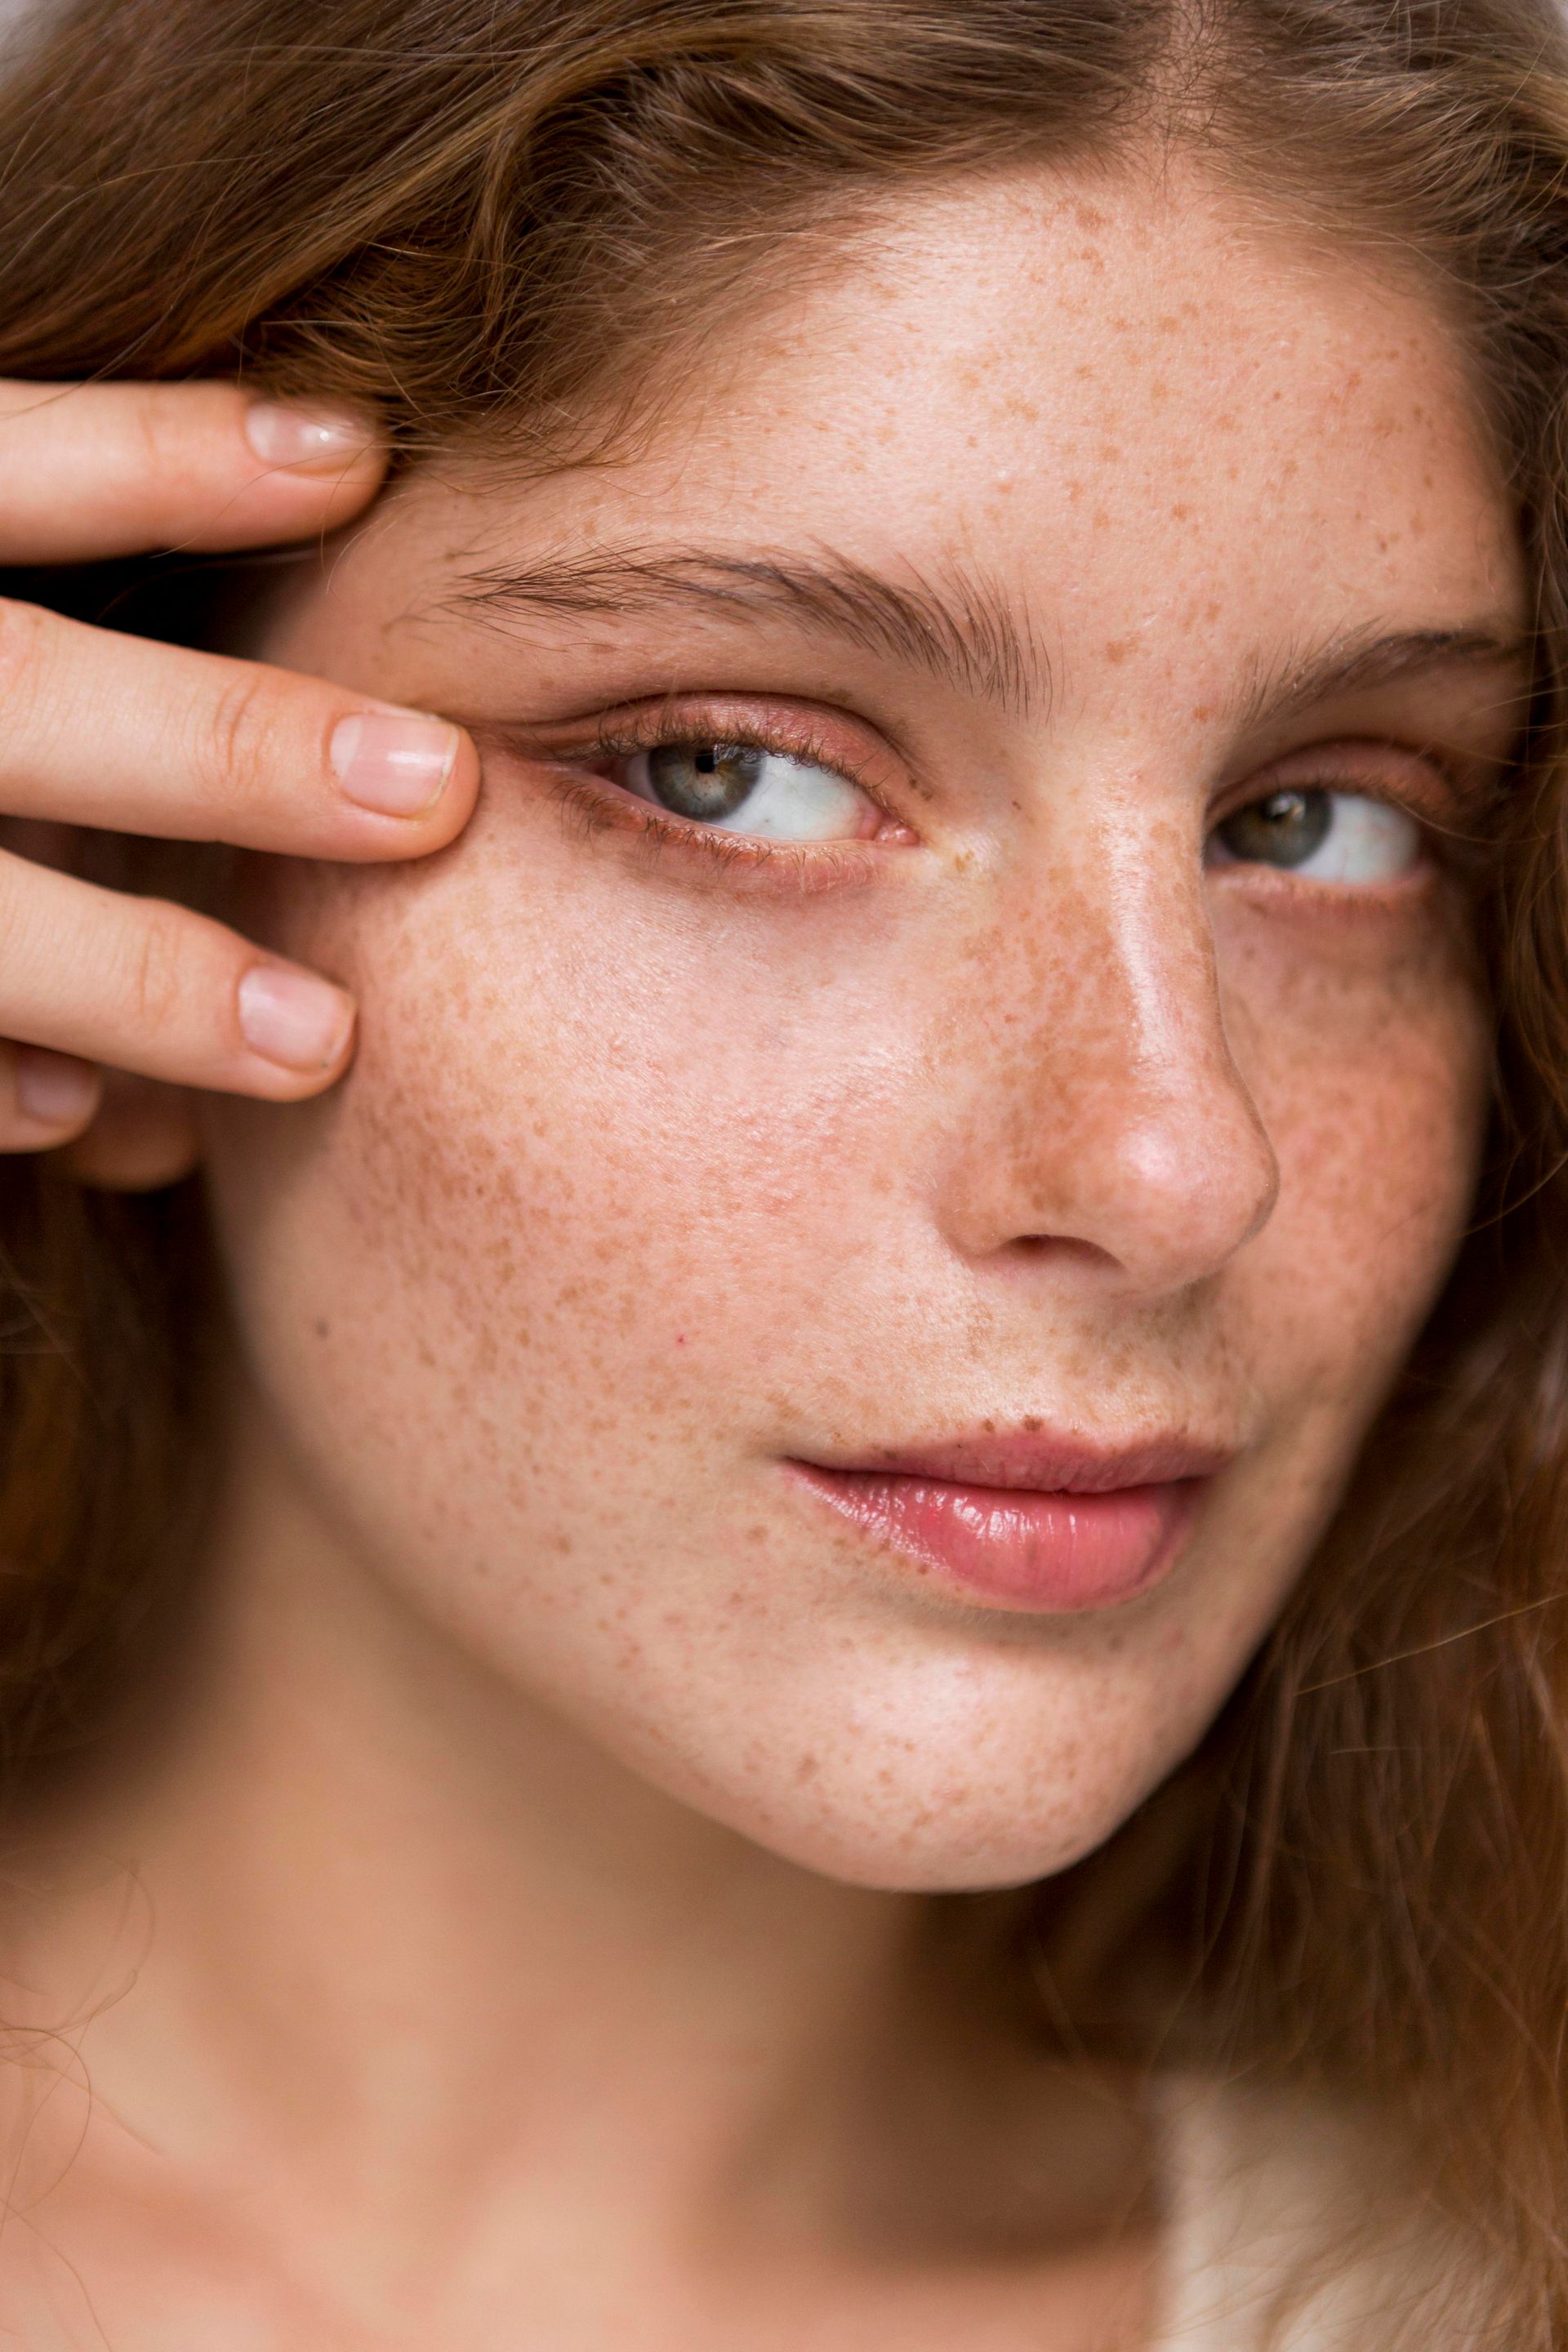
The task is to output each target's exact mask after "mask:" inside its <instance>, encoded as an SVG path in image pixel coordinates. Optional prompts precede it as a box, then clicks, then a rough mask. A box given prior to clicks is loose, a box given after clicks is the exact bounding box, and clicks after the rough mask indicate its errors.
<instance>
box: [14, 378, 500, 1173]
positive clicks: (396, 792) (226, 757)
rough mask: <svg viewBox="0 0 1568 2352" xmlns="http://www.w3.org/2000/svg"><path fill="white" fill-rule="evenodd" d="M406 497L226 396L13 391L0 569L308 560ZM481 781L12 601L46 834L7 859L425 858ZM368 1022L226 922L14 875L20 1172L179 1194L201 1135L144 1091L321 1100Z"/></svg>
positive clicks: (303, 424) (345, 454)
mask: <svg viewBox="0 0 1568 2352" xmlns="http://www.w3.org/2000/svg"><path fill="white" fill-rule="evenodd" d="M383 472H384V453H383V452H382V451H380V450H379V449H378V448H376V447H375V446H374V442H373V440H372V438H371V436H370V435H369V432H368V430H367V428H366V427H364V426H363V425H361V424H358V423H356V422H355V421H354V420H353V418H352V417H349V416H340V415H327V414H326V413H325V412H320V413H318V412H314V411H311V410H310V409H308V408H302V407H295V406H285V405H279V404H272V403H264V402H255V401H252V400H250V399H248V398H247V397H246V396H245V395H244V394H241V393H240V392H238V391H237V390H236V389H234V388H233V387H232V386H228V385H223V384H215V383H190V384H158V385H153V384H121V383H113V384H93V385H70V386H57V385H47V384H34V383H0V564H9V565H26V566H32V565H47V564H56V563H60V564H65V563H76V562H88V561H91V560H95V559H100V558H105V557H112V556H125V555H132V554H137V553H142V552H145V551H151V550H153V549H159V548H179V549H181V550H186V549H189V550H193V551H198V550H199V551H219V550H226V549H235V548H242V547H251V546H260V545H264V544H267V543H268V542H272V541H289V540H302V539H310V538H313V537H316V536H318V535H320V534H321V533H324V532H326V531H329V530H333V529H335V528H336V527H337V526H338V525H339V524H341V523H342V522H344V521H346V520H349V519H350V518H351V517H352V516H353V514H354V513H356V512H357V511H358V510H359V509H361V508H362V507H363V505H364V504H365V503H366V501H367V500H368V499H370V498H371V497H372V495H373V494H374V490H375V488H376V487H377V485H378V484H379V482H380V480H381V478H382V475H383ZM478 780H479V761H478V757H477V754H476V752H475V751H474V748H473V745H472V743H471V742H470V741H469V740H468V737H467V736H466V735H464V734H463V733H462V731H461V730H459V729H458V728H455V727H453V726H451V725H450V724H449V723H447V721H445V720H443V719H433V718H431V717H429V716H428V715H426V714H423V713H416V712H410V711H405V710H400V709H396V708H395V706H393V705H391V704H386V703H378V702H375V701H373V700H372V699H370V698H367V697H366V696H363V695H357V694H354V693H352V692H350V691H348V690H347V689H345V688H341V687H336V686H331V685H329V684H327V683H325V682H324V681H322V680H321V679H317V678H309V677H295V676H292V675H290V674H289V673H288V672H285V671H282V670H279V669H274V668H269V667H265V666H264V665H261V664H259V663H252V662H244V661H237V660H230V659H227V658H225V657H222V656H217V655H213V654H206V653H195V652H191V651H189V650H186V649H184V648H183V647H177V646H166V645H159V644H152V643H147V642H144V641H142V640H140V639H137V638H135V637H132V636H128V635H120V634H117V633H115V632H113V631H110V630H105V629H98V628H90V627H87V626H85V625H82V624H81V623H79V622H77V621H72V620H68V619H65V618H63V617H61V616H60V615H59V614H55V613H51V612H47V611H45V610H43V609H41V608H39V607H37V606H36V605H32V604H26V603H20V602H15V601H6V600H5V599H0V820H5V821H14V820H17V819H21V820H31V821H33V824H32V825H29V824H21V825H17V824H15V823H13V822H8V823H7V832H8V834H9V835H10V837H11V838H12V839H13V840H24V841H25V840H26V839H27V837H28V836H29V835H30V834H31V833H32V832H33V831H34V829H35V828H36V826H37V824H38V822H39V821H42V824H44V825H47V826H49V827H51V828H58V827H61V826H88V827H92V828H96V829H104V830H108V831H111V832H113V831H121V832H125V833H131V834H142V835H163V836H165V837H169V838H174V839H180V840H188V841H222V842H227V843H231V844H234V845H238V846H241V847H246V848H252V849H264V850H274V851H279V852H283V853H288V854H291V855H294V856H305V857H325V858H344V859H365V860H377V859H387V858H404V857H413V856H422V855H424V854H425V853H426V852H427V851H429V850H433V849H437V848H439V847H440V846H442V845H444V844H445V843H446V842H447V841H449V840H451V838H452V837H453V836H454V835H456V834H457V833H458V832H459V831H460V830H461V828H462V826H463V824H465V823H466V821H467V819H468V814H469V813H470V811H471V809H472V806H473V802H474V795H475V792H476V790H477V787H478ZM353 1021H354V1009H353V1003H352V1001H351V999H350V998H349V997H348V996H347V995H346V994H345V993H344V992H343V991H342V990H341V989H339V988H337V987H335V986H333V985H332V984H331V982H327V981H325V980H323V979H321V977H319V976H318V975H317V974H314V973H311V972H308V971H304V970H302V969H301V968H300V966H298V965H296V964H292V963H290V962H288V961H285V960H283V959H282V958H279V957H278V956H275V955H272V954H270V953H268V951H266V950H262V949H259V948H258V947H255V946H253V945H252V944H251V943H250V942H249V941H247V940H245V939H243V938H241V937H240V936H239V935H238V934H237V932H235V931H232V930H230V929H227V928H226V926H224V925H223V924H221V923H218V922H215V921H213V920H211V919H208V918H207V917H205V915H201V914H197V913H195V912H193V911H192V910H190V909H189V908H184V907H182V906H179V905H176V904H174V903H173V902H172V901H170V900H167V899H162V898H143V897H138V896H132V895H131V894H129V893H126V892H123V891H120V890H114V889H106V888H103V887H99V886H98V885H96V884H94V883H91V882H89V881H86V880H83V879H81V878H80V877H78V876H76V875H73V874H70V873H68V872H63V871H60V870H58V867H57V866H53V865H51V864H44V863H39V862H38V861H37V858H35V857H30V856H24V855H19V854H17V852H16V849H15V848H4V847H0V1151H5V1152H24V1151H38V1150H48V1149H50V1148H51V1147H56V1146H59V1145H62V1144H68V1143H72V1142H75V1146H76V1150H75V1155H74V1156H75V1157H76V1159H77V1160H78V1161H79V1166H80V1169H81V1172H83V1173H85V1174H88V1175H90V1176H94V1177H97V1178H98V1179H99V1180H100V1181H125V1182H149V1181H166V1179H167V1177H168V1176H169V1175H171V1174H174V1173H177V1172H179V1169H180V1166H181V1164H182V1163H183V1161H184V1159H185V1158H187V1157H188V1153H187V1152H186V1150H185V1149H184V1145H183V1144H181V1143H178V1142H172V1141H171V1140H170V1135H171V1132H173V1133H174V1134H175V1135H177V1134H178V1133H179V1132H180V1129H179V1123H178V1121H176V1122H175V1124H174V1129H173V1130H171V1127H170V1122H169V1120H168V1119H167V1118H166V1117H149V1116H148V1106H149V1103H150V1102H151V1101H152V1100H153V1098H154V1089H153V1088H148V1087H138V1086H137V1085H136V1084H134V1083H132V1081H133V1080H142V1081H145V1080H152V1081H155V1082H159V1090H161V1089H165V1088H167V1087H171V1086H172V1087H179V1088H216V1089H220V1090H223V1091H226V1092H230V1093H236V1094H247V1095H254V1096H259V1097H264V1098H266V1099H268V1100H271V1101H278V1102H287V1101H293V1100H298V1099H301V1098H303V1097H308V1096H311V1095H315V1094H318V1093H320V1092H321V1090H322V1088H323V1087H329V1086H331V1084H332V1082H333V1081H334V1079H336V1078H337V1077H339V1076H341V1075H342V1071H343V1069H344V1068H345V1067H346V1066H347V1063H348V1060H349V1058H350V1055H351V1053H352V1050H353ZM118 1074H131V1078H130V1079H127V1078H123V1077H121V1076H119V1075H118ZM89 1130H91V1132H90V1133H89Z"/></svg>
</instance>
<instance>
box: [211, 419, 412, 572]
mask: <svg viewBox="0 0 1568 2352" xmlns="http://www.w3.org/2000/svg"><path fill="white" fill-rule="evenodd" d="M232 398H233V401H234V410H233V431H234V436H235V441H236V443H237V462H238V468H239V474H240V480H239V484H238V487H237V490H236V491H235V492H234V493H233V494H232V495H231V497H230V498H229V499H227V500H226V502H225V504H224V505H223V507H222V509H221V510H219V511H217V512H216V513H214V514H212V515H210V516H209V517H207V518H206V519H205V520H204V521H203V523H202V524H201V525H200V527H199V528H198V529H197V530H196V531H195V532H194V533H193V534H192V537H191V540H190V542H189V543H190V544H191V545H193V546H198V547H202V548H204V549H206V550H208V551H215V552H221V551H225V550H226V549H230V548H237V547H247V546H253V545H256V544H258V543H262V542H265V541H269V540H289V539H306V538H314V537H317V536H319V535H321V534H324V533H326V532H329V531H332V530H337V529H338V527H339V526H340V525H341V524H342V523H345V522H348V521H350V520H352V519H353V516H355V515H356V514H358V513H359V512H360V511H361V509H363V507H364V506H366V505H367V504H368V502H369V501H370V499H373V498H374V496H375V493H376V491H377V490H378V489H379V488H380V487H381V484H382V480H383V478H384V475H385V472H386V464H387V450H386V445H385V442H384V439H383V437H382V435H381V431H380V428H379V426H378V425H377V424H376V421H375V419H374V417H372V416H371V415H368V413H366V412H364V411H361V410H356V409H353V408H352V407H349V406H346V405H342V404H336V403H327V402H314V401H290V400H275V399H270V398H265V397H259V396H257V395H254V394H248V393H243V392H240V391H238V390H235V391H234V392H233V393H232Z"/></svg>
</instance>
